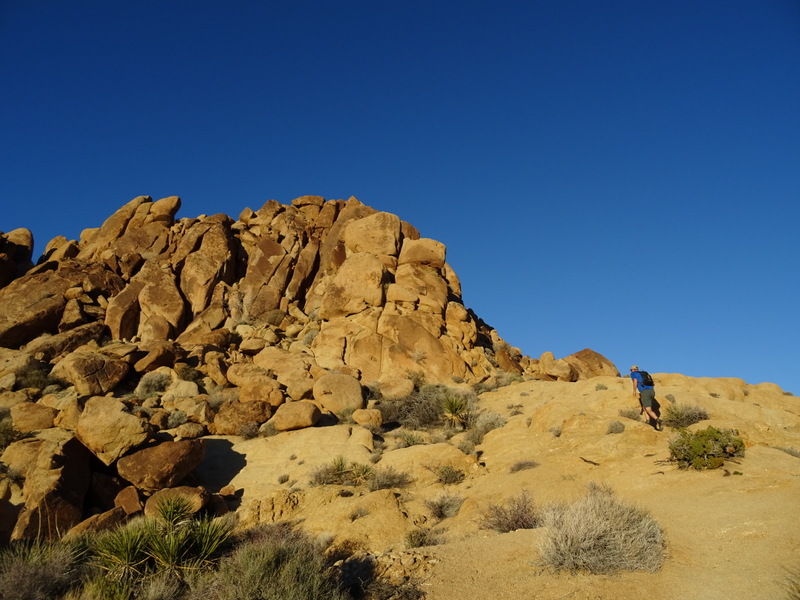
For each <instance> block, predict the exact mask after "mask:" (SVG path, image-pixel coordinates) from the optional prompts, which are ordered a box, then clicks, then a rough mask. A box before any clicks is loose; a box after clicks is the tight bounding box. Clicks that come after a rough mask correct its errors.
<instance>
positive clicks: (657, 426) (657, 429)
mask: <svg viewBox="0 0 800 600" xmlns="http://www.w3.org/2000/svg"><path fill="white" fill-rule="evenodd" d="M655 427H656V431H662V430H663V429H664V426H663V425H662V424H661V419H656V425H655Z"/></svg>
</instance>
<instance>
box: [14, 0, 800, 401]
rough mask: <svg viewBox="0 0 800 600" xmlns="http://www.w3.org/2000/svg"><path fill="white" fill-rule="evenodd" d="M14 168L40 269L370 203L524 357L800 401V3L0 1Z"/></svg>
mask: <svg viewBox="0 0 800 600" xmlns="http://www.w3.org/2000/svg"><path fill="white" fill-rule="evenodd" d="M0 153H1V154H0V206H2V211H1V212H0V230H2V231H10V230H12V229H14V228H17V227H28V228H29V229H31V230H32V231H33V233H34V236H35V240H36V249H35V254H36V256H37V257H38V255H39V253H40V252H41V251H42V250H43V248H44V245H45V244H46V243H47V242H48V241H49V240H50V239H51V238H52V237H54V236H55V235H59V234H61V235H66V236H67V237H68V238H71V239H75V238H77V237H78V236H79V234H80V231H81V230H82V229H83V228H86V227H96V226H98V225H100V224H101V223H102V221H103V220H104V219H105V218H106V217H107V216H108V215H110V214H111V213H112V212H113V211H114V210H116V209H117V208H118V207H119V206H121V205H122V204H124V203H125V202H127V201H128V200H130V199H131V198H133V197H135V196H139V195H149V196H152V197H153V198H154V199H158V198H161V197H164V196H170V195H178V196H180V197H181V198H182V200H183V208H182V209H181V211H180V212H179V213H178V216H179V217H194V216H197V215H199V214H211V213H219V212H222V213H226V214H229V215H231V216H233V217H237V216H238V215H239V214H240V212H241V211H242V209H243V208H245V207H250V208H253V209H257V208H259V207H260V206H261V205H262V204H263V203H264V202H265V201H266V200H268V199H271V198H274V199H276V200H278V201H280V202H282V203H289V202H290V201H291V200H292V199H293V198H295V197H297V196H301V195H305V194H313V195H319V196H324V197H325V198H328V199H335V198H348V197H350V196H355V197H357V198H358V199H359V200H361V201H362V202H363V203H364V204H367V205H369V206H372V207H374V208H376V209H378V210H382V211H387V212H391V213H395V214H397V215H399V216H400V217H401V218H402V219H404V220H406V221H408V222H410V223H411V224H413V225H414V226H416V227H417V228H418V229H419V230H420V232H421V234H422V235H423V236H424V237H430V238H434V239H437V240H439V241H441V242H443V243H445V244H446V245H447V249H448V261H449V262H450V264H451V265H452V266H453V268H454V269H455V271H456V273H457V274H458V275H459V277H460V279H461V282H462V286H463V292H464V302H465V304H466V305H467V306H468V307H470V308H472V309H474V310H475V312H476V313H477V314H478V315H479V316H480V317H481V318H482V319H483V320H485V321H486V322H487V323H489V324H490V325H492V326H493V327H495V328H497V330H498V331H499V332H500V334H501V336H502V337H504V338H505V339H506V341H508V342H509V343H511V344H512V345H514V346H517V347H519V348H520V349H521V350H522V351H523V352H524V353H525V354H528V355H530V356H534V357H538V356H539V355H540V354H541V353H542V352H544V351H546V350H550V351H552V352H553V353H554V354H555V355H556V356H557V357H562V356H565V355H567V354H571V353H572V352H576V351H578V350H581V349H583V348H585V347H589V348H592V349H594V350H596V351H598V352H600V353H601V354H603V355H605V356H606V357H608V358H609V359H611V360H612V361H614V362H615V364H616V365H617V367H618V368H619V369H620V370H621V371H622V372H623V374H624V373H625V372H627V369H628V367H629V366H630V364H631V363H638V364H639V365H640V366H641V367H642V368H644V369H647V370H649V371H651V372H677V373H684V374H686V375H691V376H697V377H701V376H710V377H723V376H725V377H740V378H742V379H744V380H745V381H747V382H748V383H759V382H762V381H770V382H774V383H777V384H779V385H780V386H781V387H783V388H784V390H786V391H790V392H794V393H795V394H800V349H799V348H798V338H800V336H799V335H798V334H800V315H799V311H798V301H799V300H800V249H798V240H799V238H798V229H799V226H798V222H799V219H798V217H800V204H799V201H800V2H798V0H670V1H668V2H651V1H643V0H616V1H615V0H547V1H544V0H527V1H514V2H510V1H504V0H495V1H493V2H488V1H480V2H479V1H475V0H457V1H437V0H425V1H421V0H404V1H402V2H399V1H396V2H392V1H388V0H386V1H382V0H336V1H333V0H315V1H303V0H292V1H288V0H284V1H281V2H277V1H270V0H261V1H236V0H228V1H225V2H223V1H216V0H169V1H166V2H165V1H163V0H158V1H157V0H137V1H136V2H126V1H100V0H93V1H86V0H70V1H69V2H63V1H56V0H49V1H43V0H2V1H0Z"/></svg>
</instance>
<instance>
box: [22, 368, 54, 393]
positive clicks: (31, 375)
mask: <svg viewBox="0 0 800 600" xmlns="http://www.w3.org/2000/svg"><path fill="white" fill-rule="evenodd" d="M58 383H60V382H59V381H58V380H57V379H54V378H53V377H51V376H50V369H49V368H48V367H46V366H44V365H42V366H38V367H31V368H29V369H25V370H24V371H22V372H20V373H17V377H16V382H15V384H14V387H15V388H16V389H18V390H21V389H24V388H35V389H37V390H43V389H45V388H46V387H48V386H50V385H53V384H58Z"/></svg>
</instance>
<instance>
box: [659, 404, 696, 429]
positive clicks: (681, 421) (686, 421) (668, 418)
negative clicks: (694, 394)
mask: <svg viewBox="0 0 800 600" xmlns="http://www.w3.org/2000/svg"><path fill="white" fill-rule="evenodd" d="M706 419H708V413H707V412H706V411H705V410H704V409H702V408H700V407H699V406H689V405H688V404H670V405H669V406H667V408H666V409H665V410H664V414H663V415H662V416H661V422H662V423H663V424H664V425H666V426H667V427H672V428H673V429H683V428H684V427H689V425H694V424H695V423H699V422H700V421H705V420H706Z"/></svg>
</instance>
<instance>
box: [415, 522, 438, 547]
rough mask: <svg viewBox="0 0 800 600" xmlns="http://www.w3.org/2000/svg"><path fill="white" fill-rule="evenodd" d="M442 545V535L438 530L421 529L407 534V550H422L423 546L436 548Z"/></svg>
mask: <svg viewBox="0 0 800 600" xmlns="http://www.w3.org/2000/svg"><path fill="white" fill-rule="evenodd" d="M441 543H442V533H441V532H440V531H438V530H436V529H428V528H426V527H420V528H419V529H414V530H412V531H409V532H408V533H407V534H406V547H407V548H422V547H423V546H436V545H437V544H441Z"/></svg>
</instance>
